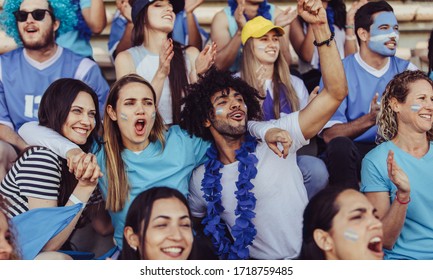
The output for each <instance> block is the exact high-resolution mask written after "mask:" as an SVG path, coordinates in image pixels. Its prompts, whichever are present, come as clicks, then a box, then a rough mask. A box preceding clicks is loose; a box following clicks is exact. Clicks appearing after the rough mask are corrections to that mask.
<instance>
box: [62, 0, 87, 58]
mask: <svg viewBox="0 0 433 280" xmlns="http://www.w3.org/2000/svg"><path fill="white" fill-rule="evenodd" d="M91 4H92V3H91V0H80V9H81V10H84V9H88V8H90V5H91ZM80 12H81V11H80ZM56 43H57V44H59V45H60V46H62V47H64V48H67V49H70V50H71V51H73V52H74V53H76V54H79V55H82V56H85V57H92V56H93V49H92V46H91V44H90V41H88V40H85V39H84V38H82V37H81V36H80V33H79V32H78V31H77V30H72V31H69V32H66V33H64V34H61V35H60V36H59V37H57V39H56Z"/></svg>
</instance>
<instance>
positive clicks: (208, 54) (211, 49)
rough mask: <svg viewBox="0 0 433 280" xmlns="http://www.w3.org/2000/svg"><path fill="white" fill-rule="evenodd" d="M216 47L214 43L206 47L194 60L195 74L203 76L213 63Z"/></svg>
mask: <svg viewBox="0 0 433 280" xmlns="http://www.w3.org/2000/svg"><path fill="white" fill-rule="evenodd" d="M216 53H217V45H216V43H215V42H213V43H212V44H208V45H206V47H204V49H203V50H202V51H201V52H200V54H199V55H198V56H197V58H196V59H195V69H196V72H197V74H203V73H205V72H206V71H207V70H209V68H211V66H212V65H213V64H214V63H215V57H216Z"/></svg>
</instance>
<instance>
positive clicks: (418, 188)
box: [361, 141, 433, 260]
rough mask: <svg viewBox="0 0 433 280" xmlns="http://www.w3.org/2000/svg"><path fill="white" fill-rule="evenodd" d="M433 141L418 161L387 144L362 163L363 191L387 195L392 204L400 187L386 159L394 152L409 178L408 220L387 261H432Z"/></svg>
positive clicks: (371, 153) (388, 251) (379, 147)
mask: <svg viewBox="0 0 433 280" xmlns="http://www.w3.org/2000/svg"><path fill="white" fill-rule="evenodd" d="M432 144H433V142H430V149H429V151H428V152H427V154H426V155H424V156H423V157H422V158H420V159H418V158H415V157H413V156H412V155H410V154H408V153H406V152H405V151H403V150H401V149H400V148H399V147H397V146H396V145H395V144H394V143H393V142H392V141H387V142H384V143H382V144H380V145H379V146H377V147H376V148H374V149H373V150H371V151H370V152H369V153H368V154H367V155H366V156H365V158H364V159H363V161H362V168H361V192H387V193H389V194H390V196H391V197H390V203H392V202H393V201H394V199H395V192H396V191H397V187H396V186H395V185H394V184H393V183H392V182H391V180H390V179H389V177H388V171H387V164H386V158H387V156H388V152H389V150H392V151H394V158H395V161H396V162H397V164H398V165H399V166H400V167H401V168H402V169H403V171H404V172H405V173H406V174H407V176H408V177H409V183H410V189H411V191H410V197H411V201H410V202H409V204H408V208H407V214H406V220H405V223H404V225H403V228H402V230H401V233H400V236H399V238H398V239H397V241H396V243H395V245H394V248H393V249H392V250H386V249H384V252H385V259H430V260H432V259H433V211H432V205H433V191H432V187H433V172H432V166H433V148H432Z"/></svg>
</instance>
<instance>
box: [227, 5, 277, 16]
mask: <svg viewBox="0 0 433 280" xmlns="http://www.w3.org/2000/svg"><path fill="white" fill-rule="evenodd" d="M228 4H229V6H230V10H231V12H232V15H234V14H235V11H236V8H237V7H238V2H237V0H228ZM270 9H271V6H270V5H269V4H268V0H265V1H263V2H262V3H261V4H260V6H259V10H258V11H257V15H258V16H262V17H264V18H265V19H268V20H272V16H271V13H270V12H269V10H270ZM245 18H246V19H247V20H250V18H248V17H247V16H245Z"/></svg>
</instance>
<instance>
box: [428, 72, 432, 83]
mask: <svg viewBox="0 0 433 280" xmlns="http://www.w3.org/2000/svg"><path fill="white" fill-rule="evenodd" d="M429 78H430V80H432V81H433V72H431V73H430V76H429Z"/></svg>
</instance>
